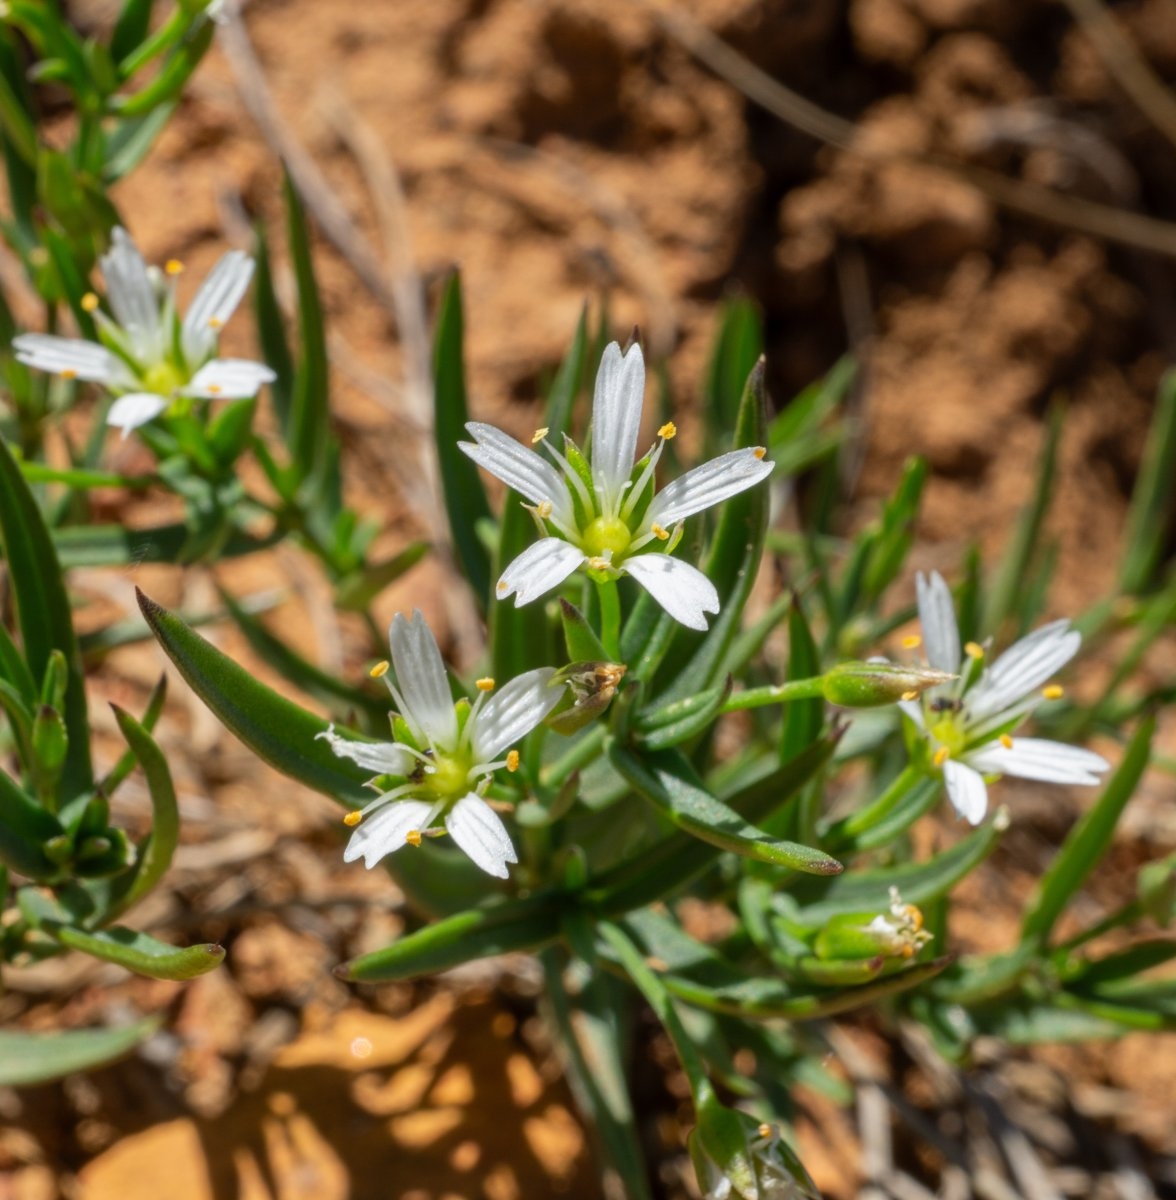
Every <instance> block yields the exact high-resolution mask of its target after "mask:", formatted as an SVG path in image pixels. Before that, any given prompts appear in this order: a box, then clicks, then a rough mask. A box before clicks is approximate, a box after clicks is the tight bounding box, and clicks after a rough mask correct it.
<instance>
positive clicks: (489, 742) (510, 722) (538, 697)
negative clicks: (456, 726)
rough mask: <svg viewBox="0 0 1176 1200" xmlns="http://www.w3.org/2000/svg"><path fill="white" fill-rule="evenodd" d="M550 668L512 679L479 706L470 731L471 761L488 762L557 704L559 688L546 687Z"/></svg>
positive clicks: (560, 694)
mask: <svg viewBox="0 0 1176 1200" xmlns="http://www.w3.org/2000/svg"><path fill="white" fill-rule="evenodd" d="M554 674H555V670H554V668H552V667H538V668H536V669H535V670H534V671H527V672H525V673H524V674H522V675H519V676H516V677H515V678H514V679H512V680H511V681H510V682H509V683H507V684H505V685H504V686H503V687H502V688H500V689H499V690H498V691H496V692H495V693H494V694H493V695H492V696H491V697H490V699H489V700H487V701H486V703H485V704H484V705H483V706H482V708H481V710H480V711H479V713H478V715H477V717H476V718H475V722H476V723H475V725H474V730H473V737H472V744H473V748H474V757H475V758H476V760H477V761H478V762H479V763H486V762H492V761H493V760H494V759H496V758H497V757H498V756H499V755H500V754H501V753H502V752H503V751H504V750H509V749H510V748H511V746H513V745H514V744H515V743H516V742H520V741H522V739H523V738H525V737H526V736H527V734H528V733H530V732H531V730H532V729H534V728H535V726H536V725H538V724H539V722H540V721H542V720H543V718H544V717H545V716H547V714H548V713H549V712H551V710H552V709H553V708H554V707H555V706H556V705H557V704H558V703H559V702H560V699H561V697H562V696H563V688H557V687H555V688H553V687H548V684H549V683H550V682H551V677H552V676H553V675H554Z"/></svg>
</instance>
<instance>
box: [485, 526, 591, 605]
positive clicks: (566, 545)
mask: <svg viewBox="0 0 1176 1200" xmlns="http://www.w3.org/2000/svg"><path fill="white" fill-rule="evenodd" d="M583 561H584V551H583V550H581V549H580V548H579V547H578V546H573V545H572V544H571V543H570V542H565V541H564V540H563V538H557V537H545V538H540V539H539V541H537V542H535V543H534V544H533V545H530V546H528V547H527V548H526V550H524V551H523V552H522V554H520V555H519V556H518V558H516V559H515V560H514V562H512V563H511V564H510V565H509V566H508V567H507V568H506V570H505V571H503V572H502V578H501V579H499V581H498V585H497V587H496V588H495V591H496V592H497V594H498V599H499V600H505V599H506V598H507V597H508V596H512V595H513V596H514V598H515V607H516V608H518V607H521V606H522V605H524V604H530V603H531V601H532V600H537V599H538V598H539V597H540V596H542V595H543V594H544V593H545V592H549V591H551V589H552V588H553V587H555V586H556V585H557V584H560V583H563V581H564V580H565V579H567V577H568V576H569V575H570V574H571V573H572V572H573V571H574V570H575V569H576V568H577V567H578V566H579V565H580V564H581V563H582V562H583Z"/></svg>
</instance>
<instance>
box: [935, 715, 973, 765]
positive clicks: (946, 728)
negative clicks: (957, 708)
mask: <svg viewBox="0 0 1176 1200" xmlns="http://www.w3.org/2000/svg"><path fill="white" fill-rule="evenodd" d="M928 732H929V733H930V734H931V736H932V737H933V738H934V739H935V741H936V742H938V743H939V745H940V746H945V747H946V748H947V752H948V754H950V755H951V756H952V758H956V757H958V756H959V755H960V754H961V753H963V751H964V749H965V747H966V746H967V744H968V737H967V733H966V732H965V730H964V728H963V726H962V725H961V724H960V722H959V721H958V720H956V718H955V717H954V716H948V717H943V718H942V719H941V720H939V721H936V722H935V724H934V725H932V726H931V727H930V729H929V730H928Z"/></svg>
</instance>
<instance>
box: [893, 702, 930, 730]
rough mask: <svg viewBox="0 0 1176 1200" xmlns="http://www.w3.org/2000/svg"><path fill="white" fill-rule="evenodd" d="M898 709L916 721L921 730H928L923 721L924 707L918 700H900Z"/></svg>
mask: <svg viewBox="0 0 1176 1200" xmlns="http://www.w3.org/2000/svg"><path fill="white" fill-rule="evenodd" d="M898 707H899V708H901V709H902V711H903V712H904V713H906V715H907V716H908V717H910V719H911V720H912V721H914V723H915V724H916V725H917V726H918V727H919V728H920V729H926V728H927V726H926V724H925V723H924V721H923V706H922V705H921V704H920V703H919V702H918V700H900V701H899V702H898Z"/></svg>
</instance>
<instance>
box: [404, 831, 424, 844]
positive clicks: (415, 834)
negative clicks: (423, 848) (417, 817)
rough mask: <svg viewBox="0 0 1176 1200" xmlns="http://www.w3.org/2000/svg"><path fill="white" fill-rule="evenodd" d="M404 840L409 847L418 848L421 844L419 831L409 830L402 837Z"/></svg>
mask: <svg viewBox="0 0 1176 1200" xmlns="http://www.w3.org/2000/svg"><path fill="white" fill-rule="evenodd" d="M404 840H405V841H406V842H407V843H408V844H409V845H410V846H419V845H420V844H421V831H420V830H419V829H410V830H409V831H408V832H407V833H406V834H405V835H404Z"/></svg>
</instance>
